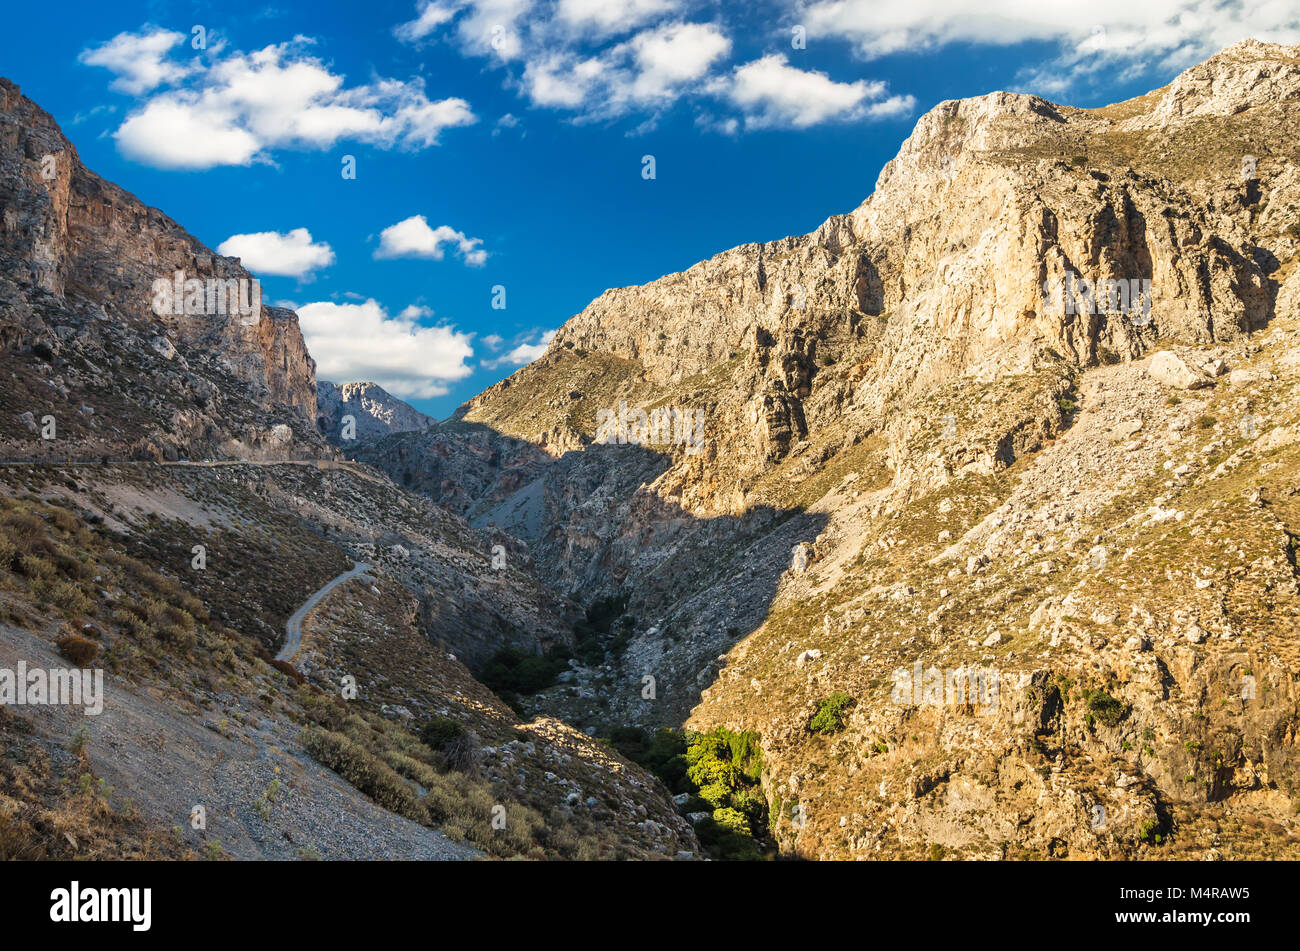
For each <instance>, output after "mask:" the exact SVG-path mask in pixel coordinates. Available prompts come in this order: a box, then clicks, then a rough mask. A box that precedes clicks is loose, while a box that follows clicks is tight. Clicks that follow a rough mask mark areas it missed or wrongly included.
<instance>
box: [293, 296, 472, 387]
mask: <svg viewBox="0 0 1300 951" xmlns="http://www.w3.org/2000/svg"><path fill="white" fill-rule="evenodd" d="M403 314H406V311H403V313H402V314H399V315H397V316H396V317H392V316H389V314H388V313H387V312H386V311H385V310H384V308H383V306H382V305H380V304H379V303H378V302H376V301H374V300H367V301H365V302H364V303H362V304H337V303H334V302H332V301H319V302H316V303H312V304H304V305H303V306H302V307H300V308H298V321H299V324H300V325H301V327H302V333H303V337H304V338H306V340H307V347H308V349H309V350H310V351H311V355H312V356H313V357H314V358H315V360H316V375H317V377H318V378H319V379H322V380H330V381H332V382H335V383H350V382H354V381H362V380H367V381H372V382H374V383H378V384H379V385H380V386H382V387H383V388H384V389H386V390H387V391H388V392H390V393H392V394H393V395H395V396H401V397H407V398H416V399H428V398H430V397H434V396H442V395H445V394H446V393H447V391H448V387H447V384H448V383H451V382H454V381H456V380H461V379H464V378H465V377H467V376H469V374H470V373H471V372H473V370H472V367H470V366H469V365H468V364H467V363H466V362H465V361H467V360H469V359H471V358H472V357H473V356H474V350H473V348H472V347H471V346H470V337H471V335H470V334H466V333H459V332H458V331H456V330H455V328H453V327H445V326H443V327H424V326H421V325H420V324H419V323H418V322H417V321H416V320H414V319H413V318H411V317H409V316H403Z"/></svg>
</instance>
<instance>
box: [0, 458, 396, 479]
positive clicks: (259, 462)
mask: <svg viewBox="0 0 1300 951" xmlns="http://www.w3.org/2000/svg"><path fill="white" fill-rule="evenodd" d="M0 466H49V467H51V468H75V469H87V468H95V467H97V466H182V467H184V466H189V467H191V468H195V469H214V468H217V467H221V466H313V467H315V468H317V469H320V470H322V471H325V470H331V469H333V470H338V471H342V472H350V473H352V474H353V475H355V476H358V477H360V478H362V479H365V480H366V481H367V482H373V483H375V484H376V485H393V484H395V483H393V482H392V480H390V479H386V478H384V477H383V476H382V475H375V474H374V473H371V472H367V471H366V470H365V469H364V468H363V467H362V466H361V464H360V463H357V462H352V461H350V460H345V459H213V460H199V461H194V462H192V461H190V460H188V459H186V460H184V461H181V460H173V461H166V460H165V461H163V462H146V461H144V460H140V459H109V460H108V461H107V462H105V461H103V460H100V461H92V460H89V459H85V460H74V459H65V460H64V461H63V462H58V461H53V460H47V459H3V460H0Z"/></svg>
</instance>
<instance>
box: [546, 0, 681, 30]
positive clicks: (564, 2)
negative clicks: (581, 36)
mask: <svg viewBox="0 0 1300 951" xmlns="http://www.w3.org/2000/svg"><path fill="white" fill-rule="evenodd" d="M681 6H682V4H681V3H680V2H679V0H559V3H558V4H557V5H556V17H557V19H559V20H560V21H561V22H563V23H566V24H568V25H569V26H572V27H576V28H577V29H579V30H589V31H591V32H592V33H595V34H597V35H606V34H613V33H624V32H626V31H628V30H630V29H632V28H633V27H638V26H641V25H642V24H644V23H648V22H650V21H651V20H654V19H656V18H657V17H659V16H661V15H663V14H666V13H675V12H677V11H678V10H679V9H680V8H681Z"/></svg>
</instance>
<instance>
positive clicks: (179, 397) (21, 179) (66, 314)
mask: <svg viewBox="0 0 1300 951" xmlns="http://www.w3.org/2000/svg"><path fill="white" fill-rule="evenodd" d="M0 205H2V206H3V210H2V212H0V345H2V347H3V351H4V354H5V360H6V362H7V363H8V364H10V367H9V372H10V373H11V374H12V376H11V379H12V385H11V386H6V390H7V392H6V395H5V401H4V402H5V405H4V407H3V410H4V419H5V426H4V430H3V432H4V442H5V453H6V454H8V455H20V456H36V457H39V456H42V455H47V454H48V455H53V456H56V457H67V456H81V455H99V454H109V455H117V456H121V455H125V454H135V455H142V456H144V457H165V456H171V457H173V458H175V457H176V456H186V455H188V456H202V455H210V454H216V455H226V456H267V455H271V456H274V455H281V454H284V453H287V452H290V451H291V450H290V448H289V447H290V446H291V445H292V444H293V443H303V444H304V445H299V446H298V448H297V449H294V450H292V451H293V452H297V453H300V454H308V455H310V454H314V453H319V452H320V451H321V450H322V448H323V444H322V443H321V441H320V440H319V439H318V438H317V437H316V436H315V433H314V425H313V423H314V420H315V411H316V380H315V373H316V367H315V363H314V362H313V360H312V359H311V357H310V355H309V354H308V353H307V348H306V345H305V343H304V342H303V338H302V334H301V332H300V330H299V328H298V320H297V316H296V315H295V314H294V313H293V312H292V311H288V310H284V309H282V308H276V307H270V306H266V305H264V304H261V303H260V292H258V291H257V289H256V285H255V278H254V275H252V274H250V273H249V272H248V271H247V270H245V269H244V268H243V267H241V266H240V264H239V261H238V260H237V259H233V258H225V257H222V256H221V255H218V254H216V253H215V252H213V251H211V250H209V249H208V248H206V247H205V246H204V245H203V244H202V243H201V242H199V241H198V240H197V239H196V238H194V237H193V236H192V235H190V234H188V233H187V232H186V231H185V230H184V229H183V228H181V227H180V225H178V224H177V223H176V222H174V221H172V220H171V219H170V218H168V217H167V216H166V215H165V214H163V213H162V212H161V211H159V210H157V209H156V208H149V207H147V206H146V205H144V204H142V203H141V202H140V201H139V200H137V199H136V198H135V197H134V196H132V195H130V194H128V193H127V192H125V191H123V190H122V189H121V188H118V187H117V186H116V185H113V184H111V183H110V182H107V181H105V180H104V179H102V178H100V177H99V176H98V175H96V174H95V173H94V172H92V171H90V170H89V169H87V168H86V167H85V166H84V165H83V164H82V163H81V160H80V158H79V157H78V155H77V151H76V149H75V148H74V147H73V145H72V144H71V143H70V142H69V141H68V140H67V139H66V138H65V137H64V135H63V133H62V132H61V131H60V130H59V128H58V126H57V124H56V123H55V122H54V120H53V119H52V118H51V117H50V116H49V114H48V113H46V112H45V111H44V110H42V109H41V108H40V107H38V106H37V105H35V104H34V103H32V102H31V100H29V99H27V98H26V97H24V96H22V95H21V93H20V92H19V89H18V87H17V86H15V85H14V84H13V83H11V82H9V81H7V80H0ZM178 272H179V273H180V274H181V275H182V278H181V280H182V281H198V282H202V288H203V291H202V292H201V295H200V298H198V299H197V300H196V301H195V302H194V303H195V304H197V306H193V305H187V304H186V303H185V302H184V301H181V302H178V303H177V305H176V306H174V307H173V306H157V303H156V301H155V298H156V296H157V288H156V286H155V282H159V281H161V282H163V283H164V284H168V285H170V284H171V283H172V282H174V281H175V280H176V277H175V276H176V275H177V273H178ZM241 281H242V282H244V283H243V284H242V285H240V284H239V282H241ZM218 282H220V283H218ZM227 282H230V283H227ZM181 286H182V287H184V286H185V285H184V284H182V285H181ZM232 287H238V288H239V289H240V290H241V291H242V293H243V297H242V298H238V299H236V298H234V297H223V298H222V299H221V301H220V304H219V305H218V300H217V298H218V294H219V293H220V292H222V291H225V290H228V289H230V288H232ZM214 288H215V289H217V290H218V293H216V294H214V292H213V289H214ZM255 294H256V295H257V296H255ZM187 296H188V292H187ZM237 300H238V302H239V303H243V304H246V305H248V306H247V307H246V310H247V311H248V312H247V313H239V312H238V311H237V310H234V309H233V308H234V307H235V306H236V301H237ZM33 354H34V355H35V357H34V358H33ZM38 380H39V381H42V385H40V386H34V385H33V384H34V383H36V382H37V381H38ZM46 383H48V384H49V386H45V385H44V384H46ZM24 390H26V394H24V392H23V391H24ZM51 391H53V392H51ZM47 395H48V397H49V398H46V397H47ZM96 413H98V417H99V418H97V417H96ZM24 414H31V417H32V418H35V419H39V418H43V417H45V416H53V417H54V419H55V421H56V432H57V433H58V435H57V437H56V439H54V440H44V439H36V438H33V437H32V434H31V432H30V430H31V427H30V425H24V424H25V422H26V419H25V417H24ZM105 415H111V417H112V422H111V423H103V422H100V420H101V419H102V418H103V417H104V416H105Z"/></svg>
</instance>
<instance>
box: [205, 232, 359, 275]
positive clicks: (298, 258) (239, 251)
mask: <svg viewBox="0 0 1300 951" xmlns="http://www.w3.org/2000/svg"><path fill="white" fill-rule="evenodd" d="M217 253H218V254H224V255H226V256H227V257H236V258H239V259H240V261H241V262H242V263H243V265H244V267H246V268H248V269H249V270H250V271H253V272H255V273H257V274H270V275H277V276H280V277H296V278H298V279H299V280H302V279H304V278H307V277H310V276H311V274H312V273H313V272H314V271H317V270H319V269H321V268H323V267H329V266H330V265H331V264H333V263H334V251H333V250H332V249H331V248H330V246H329V245H328V244H326V243H325V242H324V241H321V242H315V241H313V240H312V237H311V232H310V231H308V230H307V229H306V228H294V229H293V230H292V231H290V232H288V233H287V234H280V233H279V232H278V231H259V232H257V233H255V234H232V235H231V236H230V237H229V238H227V239H226V240H225V241H222V242H221V244H219V245H218V246H217Z"/></svg>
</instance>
